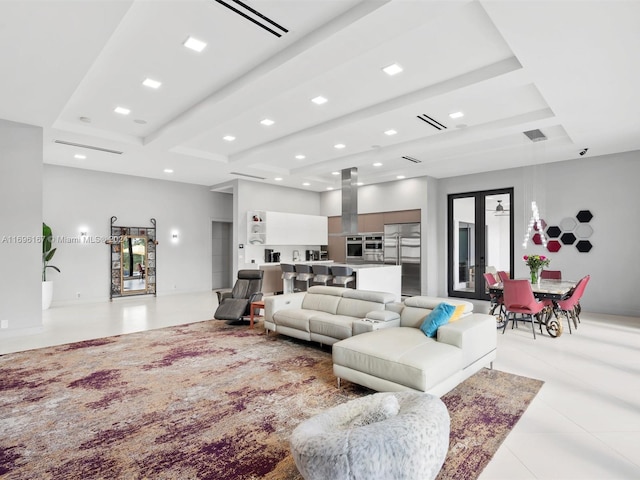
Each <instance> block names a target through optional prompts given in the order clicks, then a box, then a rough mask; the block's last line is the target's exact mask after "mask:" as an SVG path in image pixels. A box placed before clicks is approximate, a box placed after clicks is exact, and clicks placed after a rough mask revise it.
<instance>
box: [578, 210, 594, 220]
mask: <svg viewBox="0 0 640 480" xmlns="http://www.w3.org/2000/svg"><path fill="white" fill-rule="evenodd" d="M576 218H577V219H578V221H579V222H580V223H589V222H590V221H591V219H592V218H593V214H592V213H591V212H590V211H589V210H580V211H579V212H578V215H576Z"/></svg>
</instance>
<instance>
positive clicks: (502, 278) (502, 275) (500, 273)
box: [498, 270, 509, 282]
mask: <svg viewBox="0 0 640 480" xmlns="http://www.w3.org/2000/svg"><path fill="white" fill-rule="evenodd" d="M498 278H499V279H500V281H501V282H504V281H505V280H509V274H508V273H507V272H505V271H504V270H498Z"/></svg>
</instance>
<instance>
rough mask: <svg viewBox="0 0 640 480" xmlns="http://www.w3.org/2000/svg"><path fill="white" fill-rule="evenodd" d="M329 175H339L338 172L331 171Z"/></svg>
mask: <svg viewBox="0 0 640 480" xmlns="http://www.w3.org/2000/svg"><path fill="white" fill-rule="evenodd" d="M331 175H340V172H331Z"/></svg>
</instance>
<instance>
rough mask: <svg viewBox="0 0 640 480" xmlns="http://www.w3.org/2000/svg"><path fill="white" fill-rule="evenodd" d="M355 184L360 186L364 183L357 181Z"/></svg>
mask: <svg viewBox="0 0 640 480" xmlns="http://www.w3.org/2000/svg"><path fill="white" fill-rule="evenodd" d="M356 185H357V186H359V187H361V186H363V185H364V183H362V182H358V183H356Z"/></svg>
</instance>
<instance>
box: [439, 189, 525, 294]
mask: <svg viewBox="0 0 640 480" xmlns="http://www.w3.org/2000/svg"><path fill="white" fill-rule="evenodd" d="M512 198H513V189H512V188H508V189H501V190H487V191H483V192H471V193H462V194H453V195H449V202H448V217H449V224H448V293H449V296H452V297H463V298H473V299H482V300H486V299H488V298H489V297H488V292H487V288H486V282H485V279H484V273H485V272H490V273H496V272H497V271H499V270H504V271H507V272H510V271H511V270H512V265H513V218H512V216H511V203H512Z"/></svg>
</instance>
